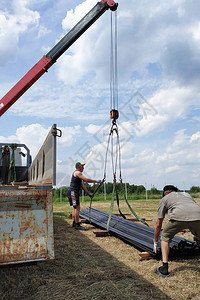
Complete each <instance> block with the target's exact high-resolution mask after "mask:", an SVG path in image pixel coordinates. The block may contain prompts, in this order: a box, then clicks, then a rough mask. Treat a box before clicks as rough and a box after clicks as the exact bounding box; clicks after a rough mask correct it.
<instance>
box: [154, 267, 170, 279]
mask: <svg viewBox="0 0 200 300" xmlns="http://www.w3.org/2000/svg"><path fill="white" fill-rule="evenodd" d="M155 273H156V274H158V275H160V276H161V277H168V276H169V273H168V271H167V272H165V271H164V270H163V267H158V268H156V269H155Z"/></svg>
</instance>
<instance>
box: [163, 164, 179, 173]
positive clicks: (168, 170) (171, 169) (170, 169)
mask: <svg viewBox="0 0 200 300" xmlns="http://www.w3.org/2000/svg"><path fill="white" fill-rule="evenodd" d="M178 170H180V166H177V165H176V166H172V167H168V168H166V169H165V172H166V173H171V172H175V171H178Z"/></svg>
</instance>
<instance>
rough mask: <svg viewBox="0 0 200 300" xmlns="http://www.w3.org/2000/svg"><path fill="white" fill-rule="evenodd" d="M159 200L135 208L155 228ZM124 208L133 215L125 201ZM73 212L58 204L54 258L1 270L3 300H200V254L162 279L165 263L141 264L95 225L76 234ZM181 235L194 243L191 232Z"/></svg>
mask: <svg viewBox="0 0 200 300" xmlns="http://www.w3.org/2000/svg"><path fill="white" fill-rule="evenodd" d="M158 201H159V200H158V199H154V200H137V201H130V204H131V206H132V207H133V208H134V210H135V211H136V213H137V214H138V215H139V216H140V217H144V218H147V219H151V220H152V221H148V223H149V225H150V226H151V227H154V224H155V221H156V219H157V204H158ZM196 201H197V202H198V203H199V204H200V199H199V198H197V199H196ZM88 206H89V202H88V201H84V202H82V203H81V207H82V209H83V208H86V207H88ZM120 206H121V209H122V211H123V213H130V211H129V209H128V208H127V206H126V204H125V203H124V202H123V201H122V202H120ZM92 207H96V208H99V209H102V210H104V211H108V212H109V209H110V203H109V202H105V201H95V202H93V205H92ZM114 212H117V206H116V205H115V207H114ZM70 214H71V207H70V206H69V204H68V203H67V202H62V203H59V202H58V203H54V235H55V256H56V258H55V260H52V261H46V262H41V263H37V264H35V265H29V266H26V265H23V266H21V267H19V266H12V267H11V268H1V269H0V278H1V285H0V299H2V300H4V299H6V300H14V299H27V300H29V299H30V300H32V299H34V300H35V299H38V300H40V299H41V300H42V299H63V300H71V299H74V300H82V299H94V300H97V299H99V300H100V299H102V300H103V299H117V300H121V299H180V300H182V299H196V300H197V299H199V295H200V256H195V257H189V258H187V259H183V258H179V259H174V260H172V261H170V262H169V271H170V273H171V274H170V277H168V278H161V277H159V276H157V275H156V274H155V273H154V269H155V267H157V266H159V265H160V264H161V262H160V261H157V260H155V259H150V260H144V261H140V256H139V253H140V252H139V251H138V250H136V249H135V248H134V247H133V246H130V245H128V244H126V243H124V242H123V241H121V240H119V239H118V238H116V237H113V236H109V237H101V238H99V237H98V238H97V237H96V236H95V235H94V233H93V231H94V229H95V228H94V227H93V226H92V225H90V224H86V225H85V227H86V228H87V230H86V231H81V232H80V231H76V230H75V229H73V228H72V227H71V224H72V220H71V217H70ZM130 217H131V216H130ZM180 236H183V237H185V238H188V239H192V235H191V234H190V233H189V232H187V233H184V234H183V233H181V234H180Z"/></svg>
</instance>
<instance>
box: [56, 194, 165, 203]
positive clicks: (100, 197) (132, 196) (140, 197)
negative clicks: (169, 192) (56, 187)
mask: <svg viewBox="0 0 200 300" xmlns="http://www.w3.org/2000/svg"><path fill="white" fill-rule="evenodd" d="M161 197H162V196H161V195H148V196H147V200H150V199H161ZM115 198H116V197H115ZM111 199H112V194H107V195H106V200H105V196H104V194H96V195H95V196H94V198H93V200H92V202H107V201H111ZM119 199H120V200H125V198H124V195H123V194H119ZM143 199H145V201H146V195H145V194H141V195H137V194H130V195H128V196H127V200H143ZM80 201H81V202H90V197H88V196H84V201H83V200H82V196H81V197H80ZM53 202H54V203H59V202H68V198H66V197H62V201H60V198H56V197H54V198H53Z"/></svg>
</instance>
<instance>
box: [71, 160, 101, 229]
mask: <svg viewBox="0 0 200 300" xmlns="http://www.w3.org/2000/svg"><path fill="white" fill-rule="evenodd" d="M84 166H85V164H83V163H81V162H77V163H76V165H75V168H76V170H75V171H74V172H73V174H72V178H71V183H70V187H69V190H68V191H67V197H68V199H69V203H70V206H73V211H72V218H73V227H75V229H78V230H85V228H84V227H83V226H81V225H80V223H79V212H80V200H79V196H80V190H81V188H82V189H83V190H84V191H85V192H86V194H87V195H88V196H90V197H93V195H92V194H90V193H89V192H88V190H87V188H86V186H85V185H84V184H83V181H85V182H88V183H99V184H100V183H101V180H94V179H89V178H86V177H85V176H83V174H82V172H83V170H84Z"/></svg>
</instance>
